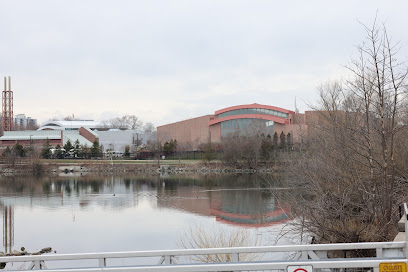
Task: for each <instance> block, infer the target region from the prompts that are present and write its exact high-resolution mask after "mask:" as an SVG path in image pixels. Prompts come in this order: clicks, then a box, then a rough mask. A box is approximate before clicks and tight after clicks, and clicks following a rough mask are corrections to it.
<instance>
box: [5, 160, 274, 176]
mask: <svg viewBox="0 0 408 272" xmlns="http://www.w3.org/2000/svg"><path fill="white" fill-rule="evenodd" d="M279 169H281V167H280V166H279V164H277V163H266V164H262V165H259V166H258V167H256V168H252V167H245V166H237V167H233V166H229V165H226V164H223V163H221V162H220V161H213V162H203V161H201V160H181V161H180V162H179V161H178V160H161V161H160V163H158V162H157V161H154V160H114V161H111V160H80V161H79V160H22V161H20V162H18V163H15V164H14V165H8V164H0V174H1V175H14V174H59V173H81V174H86V173H92V174H96V173H101V174H103V173H111V174H119V173H145V174H174V173H273V172H276V171H278V170H279Z"/></svg>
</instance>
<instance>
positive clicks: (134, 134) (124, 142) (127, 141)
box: [94, 129, 148, 154]
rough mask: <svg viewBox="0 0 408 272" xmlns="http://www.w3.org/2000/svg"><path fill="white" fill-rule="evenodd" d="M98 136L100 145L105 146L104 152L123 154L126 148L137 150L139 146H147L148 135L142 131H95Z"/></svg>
mask: <svg viewBox="0 0 408 272" xmlns="http://www.w3.org/2000/svg"><path fill="white" fill-rule="evenodd" d="M94 132H95V133H96V134H97V135H98V138H99V144H100V145H102V146H103V150H104V151H108V150H109V151H113V152H115V153H119V154H123V153H124V152H125V147H126V146H129V148H130V150H131V151H132V150H135V148H136V147H137V146H140V145H143V144H146V142H147V140H148V135H147V134H145V133H143V132H142V131H140V130H118V129H110V130H107V131H98V130H94Z"/></svg>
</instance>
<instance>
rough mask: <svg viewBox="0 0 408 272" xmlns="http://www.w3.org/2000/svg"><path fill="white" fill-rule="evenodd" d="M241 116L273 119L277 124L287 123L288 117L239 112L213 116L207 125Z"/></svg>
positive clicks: (240, 117)
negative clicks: (224, 115)
mask: <svg viewBox="0 0 408 272" xmlns="http://www.w3.org/2000/svg"><path fill="white" fill-rule="evenodd" d="M242 118H250V119H263V120H268V121H274V122H276V123H279V124H289V119H286V118H283V117H277V116H273V115H266V114H239V115H231V116H226V117H221V118H214V119H211V120H210V122H208V125H210V126H211V125H215V124H217V123H221V122H223V121H229V120H234V119H242Z"/></svg>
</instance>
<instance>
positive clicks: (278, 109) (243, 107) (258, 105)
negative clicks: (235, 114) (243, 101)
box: [215, 103, 295, 115]
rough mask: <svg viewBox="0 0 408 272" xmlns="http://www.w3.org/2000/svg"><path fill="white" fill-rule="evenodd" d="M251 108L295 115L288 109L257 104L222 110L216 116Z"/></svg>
mask: <svg viewBox="0 0 408 272" xmlns="http://www.w3.org/2000/svg"><path fill="white" fill-rule="evenodd" d="M249 108H251V109H257V108H260V109H268V110H275V111H280V112H284V113H287V114H289V113H290V114H295V112H294V111H291V110H286V109H283V108H279V107H275V106H269V105H261V104H257V103H254V104H248V105H237V106H232V107H228V108H224V109H221V110H217V111H216V112H215V114H216V115H218V114H221V113H224V112H227V111H232V110H239V109H249Z"/></svg>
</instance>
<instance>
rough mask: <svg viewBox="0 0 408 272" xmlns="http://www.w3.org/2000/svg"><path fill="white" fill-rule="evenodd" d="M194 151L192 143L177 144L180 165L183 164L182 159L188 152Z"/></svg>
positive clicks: (182, 142)
mask: <svg viewBox="0 0 408 272" xmlns="http://www.w3.org/2000/svg"><path fill="white" fill-rule="evenodd" d="M192 150H193V143H192V142H191V141H180V142H176V153H177V157H178V159H179V164H180V163H181V157H182V156H183V155H184V154H186V153H187V152H188V151H192Z"/></svg>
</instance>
